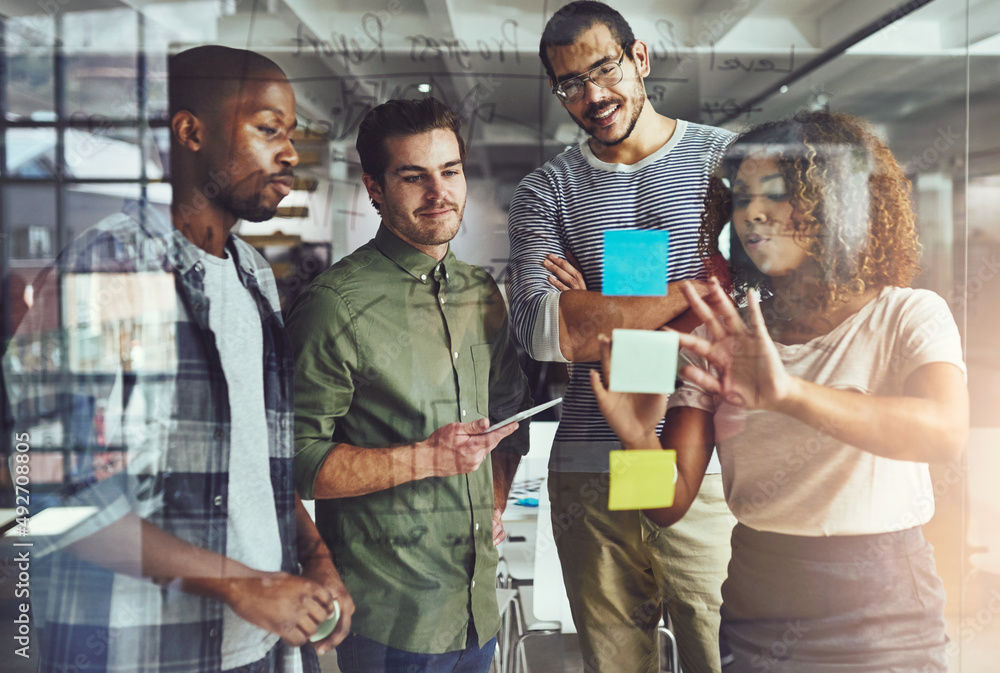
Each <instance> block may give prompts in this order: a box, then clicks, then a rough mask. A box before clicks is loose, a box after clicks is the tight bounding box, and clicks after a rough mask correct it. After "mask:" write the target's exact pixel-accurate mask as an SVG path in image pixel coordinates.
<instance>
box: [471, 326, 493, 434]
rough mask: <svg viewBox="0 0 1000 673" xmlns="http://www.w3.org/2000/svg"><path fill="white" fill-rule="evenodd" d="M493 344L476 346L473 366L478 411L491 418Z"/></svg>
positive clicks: (473, 350)
mask: <svg viewBox="0 0 1000 673" xmlns="http://www.w3.org/2000/svg"><path fill="white" fill-rule="evenodd" d="M492 352H493V344H476V345H475V346H473V347H472V365H473V367H474V368H475V370H476V410H477V411H478V412H479V413H480V414H482V415H483V416H485V417H486V418H489V417H490V362H491V360H492V357H491V354H492Z"/></svg>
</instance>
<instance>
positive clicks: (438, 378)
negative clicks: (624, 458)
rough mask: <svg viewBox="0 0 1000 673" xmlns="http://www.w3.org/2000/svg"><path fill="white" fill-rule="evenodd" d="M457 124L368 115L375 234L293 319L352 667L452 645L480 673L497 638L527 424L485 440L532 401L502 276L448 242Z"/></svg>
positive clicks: (314, 467) (403, 114) (311, 482)
mask: <svg viewBox="0 0 1000 673" xmlns="http://www.w3.org/2000/svg"><path fill="white" fill-rule="evenodd" d="M458 125H459V122H458V119H457V118H456V117H455V116H454V115H453V114H452V113H451V111H450V110H448V109H447V108H446V107H445V106H444V105H443V104H441V103H440V102H438V101H435V100H433V99H427V100H424V101H390V102H389V103H386V104H384V105H381V106H379V107H377V108H375V109H374V110H372V112H370V113H369V115H368V116H367V117H366V118H365V120H364V121H363V122H362V125H361V128H360V131H359V137H358V152H359V154H360V156H361V163H362V167H363V169H364V176H363V179H364V182H365V186H366V188H367V189H368V194H369V196H370V197H371V199H372V203H373V205H375V207H376V209H377V210H379V212H380V213H381V215H382V225H381V226H380V228H379V231H378V233H377V234H376V236H375V238H374V239H373V240H372V241H370V242H369V243H367V244H366V245H364V246H362V247H361V248H359V249H358V250H356V251H355V252H354V253H352V254H350V255H348V256H347V257H345V258H344V259H342V260H340V261H339V262H338V263H336V264H334V265H333V266H332V267H331V268H330V269H328V270H327V271H326V272H324V273H323V274H322V275H320V276H319V278H317V279H316V281H315V282H314V283H313V284H312V285H311V286H310V287H309V288H308V289H307V290H306V291H305V292H304V293H303V295H302V296H301V297H299V299H298V300H297V301H296V302H295V304H294V305H293V307H292V308H291V311H290V313H289V317H288V332H289V335H290V337H291V340H292V343H293V346H294V349H295V354H296V362H295V402H296V409H295V436H296V458H295V476H296V482H297V485H298V488H299V491H300V493H301V495H302V497H303V498H316V499H317V505H316V517H317V523H318V527H319V530H320V532H321V534H322V535H323V537H324V539H325V540H326V542H327V544H328V545H329V546H330V549H331V550H332V552H333V557H334V562H335V563H336V565H337V567H338V568H339V569H340V572H341V576H342V577H343V580H344V583H345V584H346V585H347V587H348V588H349V590H350V591H351V594H352V596H354V598H355V601H356V606H357V611H356V612H355V613H354V619H353V631H354V633H352V635H351V636H349V637H348V639H347V640H346V641H345V642H344V643H343V644H342V645H341V648H339V649H338V660H339V662H340V666H341V668H342V669H343V670H344V671H345V673H351V671H354V670H357V671H371V670H380V671H381V670H386V671H406V670H411V669H409V668H408V667H409V666H412V665H413V664H415V663H416V664H418V669H417V670H425V667H426V665H427V664H428V662H430V661H433V662H434V664H435V665H437V664H438V663H440V661H439V659H436V658H435V657H436V656H437V655H441V654H442V653H451V654H449V655H448V656H450V657H452V658H454V662H451V663H447V664H446V667H445V668H442V669H441V670H449V671H451V670H456V671H457V670H461V671H483V672H484V673H485V671H486V670H487V669H488V667H489V662H490V659H491V658H492V650H493V642H492V640H491V639H492V638H493V637H494V636H495V634H496V633H497V630H498V628H499V613H498V609H497V603H496V590H495V577H496V564H497V551H496V543H497V542H498V541H499V540H501V539H502V538H503V529H502V527H501V526H500V513H501V512H502V510H503V506H504V504H505V502H506V497H507V492H508V491H509V488H510V481H511V479H512V478H513V475H514V471H515V469H516V467H517V463H518V461H519V460H520V456H521V455H522V454H524V453H525V452H526V451H527V449H528V427H527V424H526V423H525V424H524V425H522V426H518V425H517V424H514V425H509V426H506V427H505V428H502V429H499V430H495V431H493V432H490V433H487V434H480V433H482V432H483V431H484V430H485V429H486V428H487V427H488V426H489V425H490V421H493V422H495V421H498V420H501V419H503V418H506V417H508V416H510V415H512V414H514V413H516V412H518V411H520V410H522V409H526V408H528V407H530V406H531V400H530V397H529V395H528V391H527V382H526V380H525V377H524V375H523V374H522V372H521V370H520V368H519V365H518V362H517V356H516V353H515V350H514V347H513V345H512V343H511V341H510V337H509V331H508V325H507V312H506V307H505V305H504V300H503V298H502V296H501V294H500V292H499V290H498V288H497V286H496V283H495V282H494V281H493V279H492V278H491V277H490V276H489V274H488V273H486V272H485V271H484V270H483V269H480V268H478V267H473V266H470V265H468V264H465V263H464V262H461V261H460V260H458V259H457V258H456V257H455V255H454V254H453V253H452V252H451V250H450V249H449V241H450V240H451V239H452V238H454V236H455V234H456V233H458V228H459V224H460V222H461V219H462V212H463V210H464V207H465V195H466V185H465V176H464V173H463V165H462V164H463V161H464V155H465V148H464V143H463V142H462V139H461V136H459V134H458ZM501 440H502V441H501ZM494 448H495V449H496V451H493V449H494ZM491 452H492V453H491ZM487 456H490V460H486V457H487ZM431 655H434V656H431ZM427 670H438V669H437V668H430V669H427Z"/></svg>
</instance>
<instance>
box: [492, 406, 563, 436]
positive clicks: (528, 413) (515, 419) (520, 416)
mask: <svg viewBox="0 0 1000 673" xmlns="http://www.w3.org/2000/svg"><path fill="white" fill-rule="evenodd" d="M562 399H563V398H561V397H557V398H556V399H554V400H551V401H549V402H546V403H545V404H539V405H538V406H537V407H531V408H530V409H525V410H524V411H522V412H520V413H517V414H514V415H513V416H511V417H510V418H505V419H503V420H502V421H500V422H499V423H494V424H493V425H491V426H490V427H488V428H486V430H484V431H483V432H480V433H478V434H480V435H485V434H487V433H490V432H493V431H494V430H499V429H500V428H502V427H504V426H505V425H510V424H511V423H519V422H521V421H523V420H524V419H526V418H531V417H532V416H534V415H535V414H537V413H538V412H540V411H545V410H546V409H548V408H549V407H554V406H555V405H557V404H559V403H560V402H562Z"/></svg>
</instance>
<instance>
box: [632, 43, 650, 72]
mask: <svg viewBox="0 0 1000 673" xmlns="http://www.w3.org/2000/svg"><path fill="white" fill-rule="evenodd" d="M632 60H633V61H635V66H636V68H638V70H639V77H641V78H643V79H645V78H647V77H649V73H650V70H651V67H650V64H649V47H648V46H646V43H645V42H643V41H642V40H636V41H635V42H634V43H633V44H632Z"/></svg>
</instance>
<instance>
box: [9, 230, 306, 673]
mask: <svg viewBox="0 0 1000 673" xmlns="http://www.w3.org/2000/svg"><path fill="white" fill-rule="evenodd" d="M136 214H137V213H136V212H135V211H133V212H131V213H122V214H118V215H115V216H112V217H110V218H108V219H106V220H104V221H102V222H101V223H100V224H98V225H97V226H96V227H94V228H92V229H91V230H88V231H87V232H85V233H84V234H83V235H82V236H80V237H79V238H78V239H77V240H75V241H74V242H73V243H72V244H71V245H70V247H69V249H68V250H66V251H64V253H63V255H62V256H61V259H60V264H59V267H60V272H59V273H51V274H49V275H50V278H49V279H48V280H49V282H53V281H57V278H58V279H61V280H60V281H58V284H59V287H58V290H57V291H58V292H59V293H60V294H61V295H62V296H61V298H60V300H59V301H49V302H45V301H44V299H45V298H46V297H49V299H50V300H51V299H55V298H56V294H55V293H54V292H49V293H45V292H41V293H40V292H38V291H36V293H35V294H36V298H39V299H42V300H43V301H42V304H45V303H54V304H56V305H57V306H58V305H62V306H63V308H62V313H63V316H64V321H63V322H64V323H66V324H61V323H60V322H59V320H58V318H55V319H53V316H52V314H51V312H50V310H49V309H54V308H56V307H52V306H45V305H42V306H39V302H38V301H36V305H35V306H34V307H33V309H32V311H31V312H30V313H29V316H28V317H27V318H26V319H25V321H24V323H23V324H22V325H21V327H20V329H19V330H18V334H17V335H16V336H15V338H14V340H13V341H12V344H11V346H10V348H9V349H8V353H7V354H6V355H5V358H4V364H5V368H6V370H7V371H6V376H7V384H8V388H9V392H10V393H11V395H10V397H11V401H12V407H13V411H14V414H13V415H14V426H13V428H14V431H15V432H23V431H26V430H27V429H28V428H31V427H38V423H40V422H41V423H44V422H45V420H46V419H49V420H50V421H51V419H52V418H57V417H62V418H68V419H69V423H68V426H69V427H68V431H67V432H64V433H63V440H62V441H63V448H64V449H70V450H71V452H72V453H71V456H70V457H71V458H72V463H73V464H74V465H77V466H79V465H83V466H84V469H83V470H76V468H74V469H71V470H70V472H73V471H76V472H78V474H77V478H75V479H68V480H67V481H68V482H69V483H67V484H66V485H65V493H66V494H65V495H64V496H63V497H62V498H61V502H60V503H59V504H61V505H63V506H70V505H74V506H76V505H82V506H90V507H95V508H96V510H97V513H96V514H94V515H92V516H90V517H89V518H87V519H86V520H85V521H83V522H82V523H80V524H79V525H77V526H75V527H74V528H73V529H72V530H70V531H67V532H65V533H63V534H60V535H55V536H48V537H45V538H42V537H33V538H32V539H33V540H34V547H33V548H32V554H33V557H34V559H35V570H36V575H35V578H37V579H34V581H33V583H32V607H33V613H34V616H35V620H36V623H37V624H39V625H40V626H41V627H42V628H41V630H40V635H39V640H40V654H41V666H40V669H39V670H42V671H60V672H61V671H70V670H80V671H88V672H121V673H125V672H126V671H128V672H129V673H134V672H142V673H195V672H202V671H203V672H209V671H220V670H221V667H222V655H221V644H222V625H223V607H224V606H223V604H222V603H220V602H218V601H216V600H213V599H208V598H201V597H197V596H193V595H189V594H185V593H182V592H180V591H176V590H173V589H170V588H167V587H162V586H159V585H157V584H154V583H152V582H151V581H149V580H145V579H136V578H134V577H130V576H127V575H124V574H120V573H115V572H112V571H110V570H108V569H106V568H104V567H99V566H97V565H92V564H90V563H87V562H85V561H82V560H80V559H79V558H78V557H76V556H73V555H72V554H69V553H65V552H63V551H61V550H62V548H63V547H65V546H66V545H69V544H71V543H73V542H76V541H78V540H80V539H82V538H84V537H86V536H88V535H90V534H92V533H94V532H96V531H97V530H100V529H102V528H104V527H105V526H108V525H109V524H112V523H115V522H119V524H121V523H122V518H123V517H124V516H126V515H128V514H137V515H139V516H140V517H142V518H144V519H146V520H148V521H149V522H151V523H153V524H155V525H156V526H158V527H160V528H162V529H163V530H164V531H166V532H167V533H169V534H171V535H174V536H176V537H178V538H180V539H182V540H185V541H187V542H190V543H192V544H195V545H198V546H200V547H203V548H205V549H208V550H210V551H213V552H217V553H219V554H223V555H224V554H225V552H226V534H227V526H228V521H229V520H230V518H231V517H235V516H238V515H239V512H238V511H230V509H229V507H228V503H227V494H228V469H229V457H230V446H229V438H230V412H229V402H228V400H229V397H228V392H227V388H226V380H225V376H224V375H223V371H222V368H221V363H220V358H219V353H218V350H217V349H216V347H215V336H214V334H213V333H212V331H211V330H210V329H209V322H208V310H209V307H208V300H207V298H206V296H205V294H204V284H203V281H204V268H203V265H202V264H201V263H200V262H199V260H198V257H199V254H198V250H197V249H196V248H195V247H194V245H193V244H192V243H191V242H190V241H188V240H187V239H186V238H185V237H184V236H183V235H182V234H181V233H180V232H179V231H177V230H176V229H174V228H173V227H172V226H171V224H170V223H169V222H168V221H166V220H165V218H163V217H162V216H160V215H159V214H157V213H154V212H149V213H148V214H147V217H146V221H145V222H143V223H142V224H140V223H139V221H138V220H137V218H136ZM226 250H227V252H228V253H229V254H230V255H233V256H234V257H235V260H236V267H237V273H238V275H239V278H240V280H241V282H242V283H243V285H244V286H245V287H246V288H247V290H248V291H249V293H250V295H251V296H252V297H253V299H254V301H255V303H256V305H257V308H258V311H259V314H260V324H261V330H262V333H263V344H264V348H263V353H264V362H263V369H264V381H263V385H264V400H265V407H266V413H267V425H268V431H269V432H268V435H269V440H270V441H269V444H270V473H271V483H272V486H273V488H274V495H275V499H276V510H277V515H278V524H279V526H278V527H279V531H280V538H281V546H282V570H284V571H286V572H289V573H297V572H298V563H297V558H296V530H295V490H294V480H293V470H292V456H293V437H292V418H293V416H292V358H291V351H290V347H289V344H288V341H287V338H286V336H285V333H284V325H283V321H282V317H281V312H280V308H279V304H278V298H277V291H276V287H275V282H274V277H273V275H272V273H271V269H270V267H269V266H268V264H267V262H266V261H265V260H264V259H263V258H262V257H261V256H260V255H259V254H257V252H256V251H254V250H253V248H251V247H250V246H249V245H248V244H247V243H245V242H243V241H241V240H240V239H238V238H237V237H235V236H232V237H230V239H229V240H228V241H227V244H226ZM102 274H110V275H102ZM66 279H76V280H75V282H73V281H67V280H66ZM164 279H165V280H164ZM81 287H82V288H84V289H86V288H88V287H89V288H90V289H92V290H98V291H97V292H96V293H95V294H88V293H86V292H84V291H81ZM164 288H166V289H167V291H166V292H164V291H163V290H164ZM170 288H173V291H172V292H171V291H170ZM157 289H159V290H160V293H159V294H156V290H157ZM40 295H41V296H40ZM164 297H166V301H164ZM57 310H58V309H57ZM70 313H72V314H73V315H74V316H75V320H76V324H69V322H70V321H68V320H67V319H66V318H65V316H67V315H70ZM102 314H103V315H114V316H117V318H116V319H117V320H121V319H127V317H128V316H132V317H133V318H138V319H140V320H141V319H142V318H143V316H145V317H149V316H159V323H157V319H154V320H153V321H152V324H146V325H144V326H143V327H144V328H145V329H144V330H142V331H141V335H142V336H141V339H139V340H137V341H138V343H137V342H136V341H131V342H129V341H128V340H127V339H121V338H120V337H119V338H118V339H117V341H119V342H122V343H120V344H117V345H116V344H112V346H113V347H115V346H117V348H118V350H117V352H115V353H113V356H114V357H119V358H120V361H121V362H122V363H123V364H124V365H125V366H123V367H120V368H119V369H118V371H117V372H116V373H114V374H111V375H108V374H107V373H106V372H105V374H104V375H103V376H102V375H99V374H95V373H94V372H88V371H79V370H78V371H73V369H74V366H73V363H72V362H69V361H70V360H79V359H80V358H81V357H82V355H81V354H82V353H83V354H86V353H87V352H89V353H91V354H92V353H93V351H94V345H95V344H94V343H90V344H89V345H88V344H87V343H85V342H86V338H87V337H89V338H91V342H93V340H94V339H95V338H96V341H97V344H96V346H97V350H98V351H100V350H101V349H104V350H106V349H107V347H108V343H107V342H108V341H109V339H108V338H107V334H108V325H106V324H105V325H100V324H97V325H96V326H95V321H96V320H99V319H100V316H101V315H102ZM80 316H85V318H84V319H81V318H80ZM87 320H90V322H89V323H87ZM53 325H59V328H58V329H56V330H52V329H51V327H52V326H53ZM157 325H159V327H160V328H161V329H159V330H157V329H156V327H157ZM46 328H48V329H46ZM95 334H99V335H101V336H98V337H94V335H95ZM88 349H89V350H88ZM52 351H56V352H55V357H51V356H52V355H53V352H52ZM140 351H141V356H140ZM98 354H99V353H98ZM39 362H49V363H51V362H56V363H61V364H60V369H61V372H60V373H58V374H56V375H55V376H53V373H52V372H51V371H49V372H47V371H45V370H46V366H45V365H41V364H38V363H39ZM143 362H146V363H148V366H144V365H143ZM67 369H69V370H70V371H68V372H67ZM53 381H55V382H56V383H54V384H53ZM97 402H102V403H103V419H101V420H99V421H98V422H96V423H95V422H94V417H95V416H96V415H98V412H97V411H96V410H97V409H99V408H102V407H101V404H99V403H97ZM95 428H97V429H99V430H100V432H97V431H94V429H95ZM33 450H34V449H33ZM113 450H120V451H121V452H123V454H124V457H125V460H124V467H123V468H121V469H120V471H117V472H116V473H115V472H113V471H112V473H110V474H94V473H93V472H94V471H93V470H92V469H91V467H92V466H94V465H98V464H99V463H100V461H99V460H93V456H95V455H97V456H99V455H101V454H106V453H107V452H109V451H113ZM88 461H89V462H88ZM88 471H89V472H90V473H89V474H88ZM234 509H235V508H234ZM129 520H130V521H134V520H135V519H129ZM134 539H135V540H136V543H137V546H138V541H139V539H140V538H139V531H138V528H137V529H136V535H135V537H134ZM38 571H41V572H38ZM279 642H280V641H279ZM281 647H282V648H283V649H284V656H283V659H284V670H285V671H287V672H289V673H292V672H295V671H301V670H307V671H318V670H319V666H318V661H317V659H316V656H315V652H314V650H312V648H309V647H306V648H303V649H302V650H301V654H300V651H299V650H294V649H292V648H286V647H284V646H283V645H281Z"/></svg>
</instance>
